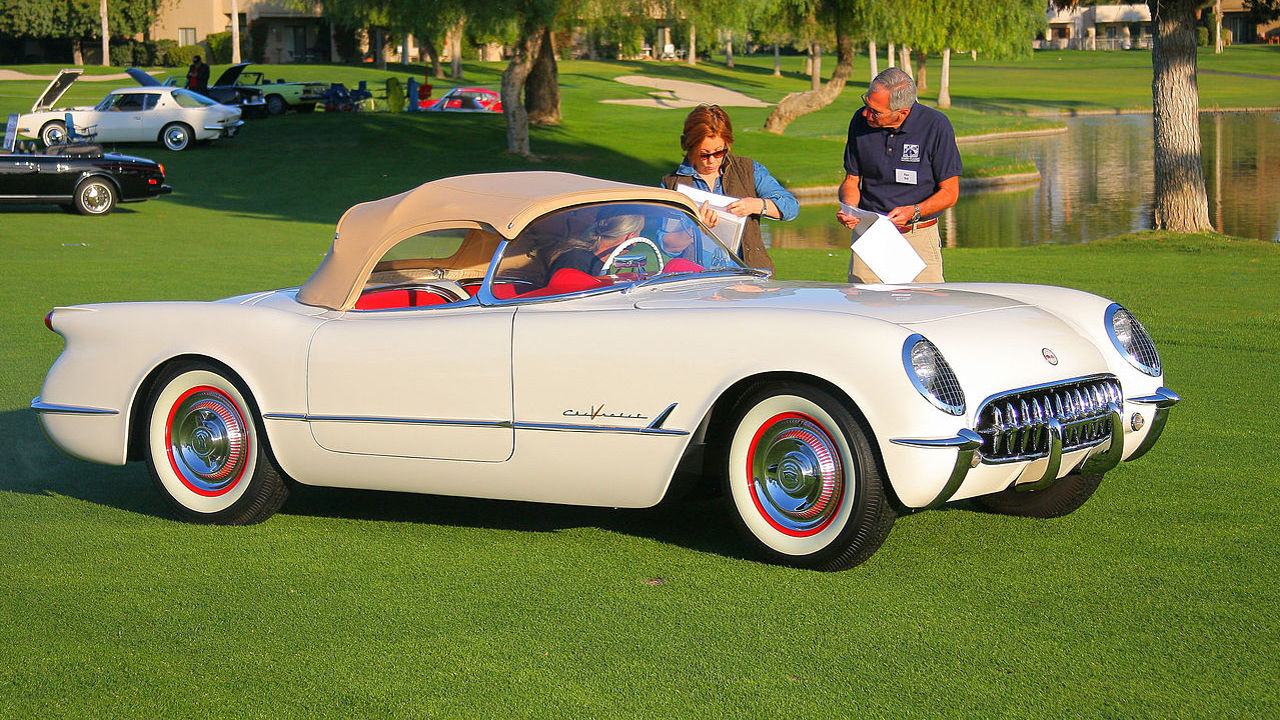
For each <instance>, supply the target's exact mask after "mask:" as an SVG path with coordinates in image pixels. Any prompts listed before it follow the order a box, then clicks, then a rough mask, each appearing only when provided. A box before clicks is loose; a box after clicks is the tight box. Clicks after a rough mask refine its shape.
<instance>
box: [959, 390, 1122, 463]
mask: <svg viewBox="0 0 1280 720" xmlns="http://www.w3.org/2000/svg"><path fill="white" fill-rule="evenodd" d="M1123 402H1124V395H1123V393H1122V391H1121V389H1120V382H1119V381H1118V380H1117V379H1116V378H1115V377H1113V376H1111V375H1098V376H1093V377H1088V378H1077V379H1075V380H1066V381H1063V382H1060V383H1054V384H1051V385H1044V386H1037V387H1032V388H1022V389H1019V390H1013V391H1010V392H1007V393H1002V394H1000V395H997V396H994V397H991V398H988V399H987V400H986V401H985V402H983V404H982V406H981V407H980V408H979V409H978V427H977V431H978V435H979V436H980V437H981V438H982V449H981V452H982V461H983V462H985V463H990V464H998V463H1011V462H1023V461H1027V460H1035V459H1038V458H1042V457H1045V456H1047V455H1049V454H1050V451H1051V449H1052V445H1053V444H1054V438H1053V433H1052V432H1051V431H1050V421H1051V420H1052V421H1055V422H1056V423H1057V424H1058V425H1059V426H1060V428H1061V442H1062V451H1063V452H1071V451H1073V450H1080V449H1082V448H1088V447H1093V446H1095V445H1099V444H1101V443H1103V442H1105V441H1106V440H1107V439H1108V438H1110V437H1111V420H1110V417H1111V413H1112V412H1118V410H1119V408H1120V406H1121V404H1122V403H1123Z"/></svg>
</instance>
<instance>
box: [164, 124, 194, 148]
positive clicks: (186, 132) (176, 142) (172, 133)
mask: <svg viewBox="0 0 1280 720" xmlns="http://www.w3.org/2000/svg"><path fill="white" fill-rule="evenodd" d="M194 139H195V138H194V134H193V133H192V132H191V128H190V127H188V126H187V125H185V124H183V123H169V124H168V125H165V126H164V129H162V130H161V131H160V142H161V143H163V144H164V146H165V147H167V148H169V149H170V150H173V151H174V152H180V151H182V150H186V149H187V148H189V147H191V142H192V140H194Z"/></svg>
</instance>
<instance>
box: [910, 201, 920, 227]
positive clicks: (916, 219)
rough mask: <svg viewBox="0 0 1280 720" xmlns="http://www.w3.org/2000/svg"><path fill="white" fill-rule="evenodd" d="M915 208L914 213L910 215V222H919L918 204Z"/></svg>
mask: <svg viewBox="0 0 1280 720" xmlns="http://www.w3.org/2000/svg"><path fill="white" fill-rule="evenodd" d="M915 209H916V211H915V213H913V214H912V215H911V222H912V224H915V223H918V222H920V206H919V205H916V206H915Z"/></svg>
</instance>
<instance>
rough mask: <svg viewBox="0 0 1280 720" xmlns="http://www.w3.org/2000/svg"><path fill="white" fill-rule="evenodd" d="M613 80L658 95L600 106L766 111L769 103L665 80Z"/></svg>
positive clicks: (625, 77) (635, 77)
mask: <svg viewBox="0 0 1280 720" xmlns="http://www.w3.org/2000/svg"><path fill="white" fill-rule="evenodd" d="M614 79H615V80H617V81H618V82H620V83H625V84H627V85H638V86H640V87H651V88H658V90H657V92H652V93H649V95H650V96H651V97H648V98H644V99H640V98H635V99H630V100H601V101H600V102H603V103H613V104H615V105H637V106H640V107H654V108H664V109H668V110H670V109H675V108H690V107H696V106H698V105H702V104H703V103H706V104H708V105H722V106H731V107H769V103H767V102H761V101H760V100H757V99H755V98H753V97H751V96H749V95H743V94H742V93H740V92H737V91H736V90H727V89H725V88H722V87H717V86H715V85H708V84H706V83H696V82H688V81H686V80H666V79H663V78H650V77H642V76H640V75H621V76H619V77H616V78H614Z"/></svg>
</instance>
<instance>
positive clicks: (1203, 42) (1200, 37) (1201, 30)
mask: <svg viewBox="0 0 1280 720" xmlns="http://www.w3.org/2000/svg"><path fill="white" fill-rule="evenodd" d="M1196 45H1199V46H1200V47H1208V46H1209V28H1207V27H1205V26H1203V25H1200V26H1198V27H1196Z"/></svg>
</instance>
